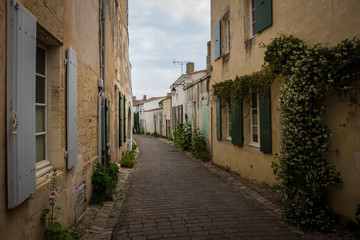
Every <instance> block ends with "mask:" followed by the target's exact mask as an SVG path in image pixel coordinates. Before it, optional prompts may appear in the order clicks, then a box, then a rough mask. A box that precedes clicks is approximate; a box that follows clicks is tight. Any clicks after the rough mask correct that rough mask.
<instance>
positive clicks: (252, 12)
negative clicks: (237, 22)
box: [249, 0, 257, 38]
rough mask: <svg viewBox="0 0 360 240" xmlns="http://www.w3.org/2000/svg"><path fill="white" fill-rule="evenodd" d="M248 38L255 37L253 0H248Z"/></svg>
mask: <svg viewBox="0 0 360 240" xmlns="http://www.w3.org/2000/svg"><path fill="white" fill-rule="evenodd" d="M249 6H250V8H249V9H250V15H249V16H250V38H252V37H255V36H256V35H257V33H256V9H255V0H250V5H249Z"/></svg>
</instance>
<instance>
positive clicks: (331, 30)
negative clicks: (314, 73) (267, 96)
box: [211, 0, 360, 218]
mask: <svg viewBox="0 0 360 240" xmlns="http://www.w3.org/2000/svg"><path fill="white" fill-rule="evenodd" d="M249 2H250V1H247V0H242V1H231V0H212V1H211V31H212V33H211V39H212V45H211V51H212V52H213V51H214V44H213V42H214V41H213V40H214V24H215V22H216V21H217V20H219V19H221V17H222V14H223V13H224V10H225V9H226V8H227V7H229V9H230V23H231V30H230V40H231V49H230V54H229V56H228V57H227V59H222V58H220V59H218V60H216V61H214V59H213V57H212V59H211V63H212V66H213V71H212V82H211V85H212V84H214V83H216V82H220V81H224V80H226V79H234V78H235V77H236V75H239V76H241V75H245V74H251V73H253V72H256V71H259V70H260V69H261V65H262V64H263V57H264V51H265V49H264V48H260V47H259V44H260V43H265V44H266V43H269V42H270V41H271V39H273V38H275V37H277V36H279V34H287V35H290V34H292V35H294V36H295V37H298V38H300V39H305V40H306V43H307V44H309V45H314V44H316V43H324V44H325V43H329V44H330V46H332V45H335V44H337V43H338V42H340V41H341V40H344V39H346V38H350V39H351V38H353V37H358V38H360V29H359V28H358V27H357V23H358V22H359V21H360V15H359V14H358V12H359V11H360V5H359V3H358V1H357V0H345V1H341V0H333V1H326V0H321V1H317V0H311V1H294V2H291V3H290V2H288V1H281V0H273V25H272V26H271V27H269V28H267V29H265V30H264V31H263V32H261V33H260V34H258V35H256V36H254V37H252V38H251V37H250V20H249V19H250V18H249V17H250V16H249V13H250V11H249ZM212 56H213V54H212ZM280 86H281V82H280V81H279V80H276V81H275V82H274V83H273V85H272V87H271V106H272V112H271V121H272V149H273V153H276V152H279V150H280V149H279V148H280V144H281V135H280V128H281V122H280V121H281V118H280V115H279V113H278V112H277V110H276V106H278V100H279V94H280V91H279V88H280ZM327 105H329V106H328V110H327V113H326V116H325V117H324V119H326V120H325V121H326V122H327V123H329V126H330V128H331V129H334V130H335V133H334V135H333V137H332V138H331V140H330V141H331V148H332V149H339V150H340V155H339V156H336V154H329V156H328V159H329V160H330V162H332V163H335V164H336V165H337V167H338V168H339V170H340V172H341V175H342V176H343V181H344V186H343V187H342V188H341V189H338V188H334V189H331V191H330V196H329V202H330V204H331V206H332V208H333V209H334V211H335V212H336V213H339V214H341V215H343V216H345V217H348V218H353V217H354V213H355V208H356V203H359V202H360V192H359V190H358V187H357V186H358V184H359V179H360V170H359V169H358V167H356V166H358V165H359V161H360V160H359V154H358V152H359V151H360V149H359V147H358V146H360V139H359V138H360V136H359V132H360V131H359V130H360V129H359V127H360V126H359V124H358V121H359V120H358V119H359V113H358V112H356V114H355V117H354V118H353V120H352V121H351V122H350V123H349V124H348V126H347V127H346V128H344V129H339V128H338V126H339V124H341V123H343V120H344V119H346V117H344V116H345V115H346V111H347V110H346V109H347V107H346V102H345V103H341V102H340V101H338V99H336V98H333V99H332V100H329V102H328V103H327ZM212 108H213V109H214V111H213V116H212V118H213V119H214V121H213V125H212V129H213V139H212V140H213V154H214V155H213V160H214V163H216V164H219V165H222V166H228V167H229V168H230V169H231V170H233V171H236V172H239V173H240V174H242V175H243V176H245V177H248V178H251V179H255V180H257V181H260V182H264V183H267V184H270V185H274V184H276V183H277V181H276V180H275V177H274V175H273V172H272V169H271V167H270V166H271V162H272V161H274V156H273V155H270V154H263V153H262V152H260V150H259V149H258V148H255V147H252V146H249V145H248V143H249V134H250V128H249V118H248V115H249V106H248V104H246V103H245V104H244V113H243V114H244V116H245V118H244V139H245V143H244V147H236V146H234V145H232V144H231V142H230V141H227V140H222V141H218V140H217V139H216V111H215V109H216V106H215V98H214V97H213V96H212ZM223 116H224V114H223Z"/></svg>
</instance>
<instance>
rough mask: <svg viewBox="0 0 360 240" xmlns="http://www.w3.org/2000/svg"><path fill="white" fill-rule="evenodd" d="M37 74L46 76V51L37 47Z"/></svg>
mask: <svg viewBox="0 0 360 240" xmlns="http://www.w3.org/2000/svg"><path fill="white" fill-rule="evenodd" d="M36 73H40V74H42V75H45V50H44V49H42V48H39V47H36Z"/></svg>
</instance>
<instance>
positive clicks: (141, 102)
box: [133, 96, 166, 106]
mask: <svg viewBox="0 0 360 240" xmlns="http://www.w3.org/2000/svg"><path fill="white" fill-rule="evenodd" d="M163 98H166V96H164V97H152V98H149V99H147V100H144V99H140V100H133V106H137V105H141V104H144V103H147V102H152V101H156V100H159V99H163Z"/></svg>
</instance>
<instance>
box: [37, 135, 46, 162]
mask: <svg viewBox="0 0 360 240" xmlns="http://www.w3.org/2000/svg"><path fill="white" fill-rule="evenodd" d="M45 152H46V151H45V135H41V136H36V162H41V161H43V160H45V159H46V154H45Z"/></svg>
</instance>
